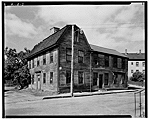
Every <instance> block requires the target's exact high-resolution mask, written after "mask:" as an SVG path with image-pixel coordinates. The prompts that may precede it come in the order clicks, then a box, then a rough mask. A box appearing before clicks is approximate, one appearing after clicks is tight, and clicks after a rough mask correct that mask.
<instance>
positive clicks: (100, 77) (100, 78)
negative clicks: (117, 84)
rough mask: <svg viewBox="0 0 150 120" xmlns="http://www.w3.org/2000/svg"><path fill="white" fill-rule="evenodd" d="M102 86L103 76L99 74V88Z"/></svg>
mask: <svg viewBox="0 0 150 120" xmlns="http://www.w3.org/2000/svg"><path fill="white" fill-rule="evenodd" d="M102 86H103V74H99V88H102Z"/></svg>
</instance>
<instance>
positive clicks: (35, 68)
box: [27, 25, 128, 93]
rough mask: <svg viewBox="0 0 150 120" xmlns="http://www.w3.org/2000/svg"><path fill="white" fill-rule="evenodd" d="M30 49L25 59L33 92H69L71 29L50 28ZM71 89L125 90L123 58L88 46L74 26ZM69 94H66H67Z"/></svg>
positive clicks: (82, 34)
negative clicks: (47, 33)
mask: <svg viewBox="0 0 150 120" xmlns="http://www.w3.org/2000/svg"><path fill="white" fill-rule="evenodd" d="M51 32H52V33H53V34H51V35H50V36H48V37H47V38H45V39H44V40H43V41H41V42H40V43H38V44H37V45H35V46H34V48H33V49H32V50H31V52H30V54H29V56H28V57H27V59H28V66H29V69H30V73H31V76H32V82H31V87H32V88H33V89H39V90H45V91H53V92H56V93H58V92H62V91H63V90H65V89H70V81H71V56H72V54H71V53H72V25H66V26H65V27H63V28H62V29H59V28H56V27H54V28H53V29H51ZM73 33H74V37H73V38H74V47H73V48H74V58H73V61H74V63H73V76H74V77H73V78H74V79H73V86H74V88H77V89H78V88H79V87H80V86H82V87H81V89H86V88H89V89H102V88H107V89H109V88H119V89H120V88H123V89H124V88H126V87H127V68H128V67H127V65H128V64H127V59H128V58H127V57H126V56H125V55H123V54H121V53H119V52H117V51H116V50H112V49H107V48H102V47H99V46H95V45H90V44H89V43H88V41H87V38H86V36H85V34H84V32H83V31H82V32H81V31H80V28H79V27H78V26H76V25H74V30H73ZM68 92H69V91H68Z"/></svg>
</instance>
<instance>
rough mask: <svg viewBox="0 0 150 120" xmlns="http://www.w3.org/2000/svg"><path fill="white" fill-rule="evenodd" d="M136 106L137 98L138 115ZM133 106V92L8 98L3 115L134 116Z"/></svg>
mask: <svg viewBox="0 0 150 120" xmlns="http://www.w3.org/2000/svg"><path fill="white" fill-rule="evenodd" d="M24 97H25V96H24ZM32 97H33V96H32ZM144 98H145V97H144V94H142V101H144V100H145V99H144ZM9 99H11V97H10V98H9ZM22 99H23V98H22ZM7 101H8V100H7ZM138 107H139V98H137V110H138V111H137V115H139V108H138ZM134 108H135V103H134V93H133V92H129V93H118V94H106V95H94V96H86V97H73V98H58V99H46V100H42V99H39V100H35V101H34V100H32V101H28V100H26V101H25V100H24V101H20V102H11V100H10V101H9V102H6V103H5V115H6V116H9V115H13V116H14V115H24V116H27V115H30V116H32V115H49V116H50V115H132V116H133V117H134V113H135V111H134Z"/></svg>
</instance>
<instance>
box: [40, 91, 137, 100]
mask: <svg viewBox="0 0 150 120" xmlns="http://www.w3.org/2000/svg"><path fill="white" fill-rule="evenodd" d="M135 91H137V90H111V91H96V92H82V93H73V97H82V96H93V95H105V94H115V93H125V92H135ZM67 97H71V94H70V93H65V94H59V95H53V96H44V97H43V100H44V99H55V98H67Z"/></svg>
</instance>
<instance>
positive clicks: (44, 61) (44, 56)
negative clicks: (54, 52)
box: [43, 54, 46, 65]
mask: <svg viewBox="0 0 150 120" xmlns="http://www.w3.org/2000/svg"><path fill="white" fill-rule="evenodd" d="M45 64H46V54H44V55H43V65H45Z"/></svg>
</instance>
